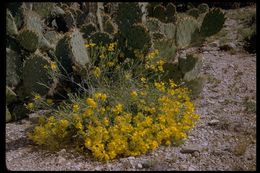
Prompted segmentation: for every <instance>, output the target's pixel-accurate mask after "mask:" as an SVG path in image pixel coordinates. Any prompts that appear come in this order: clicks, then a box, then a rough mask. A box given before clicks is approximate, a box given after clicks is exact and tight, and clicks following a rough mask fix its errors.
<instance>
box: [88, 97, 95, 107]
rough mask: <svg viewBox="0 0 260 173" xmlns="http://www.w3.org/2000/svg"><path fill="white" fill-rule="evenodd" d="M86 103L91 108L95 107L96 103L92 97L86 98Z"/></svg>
mask: <svg viewBox="0 0 260 173" xmlns="http://www.w3.org/2000/svg"><path fill="white" fill-rule="evenodd" d="M86 103H87V105H89V106H91V107H93V108H96V107H97V103H96V102H95V101H94V100H93V99H92V98H87V100H86Z"/></svg>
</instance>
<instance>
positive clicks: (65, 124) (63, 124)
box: [60, 119, 69, 128]
mask: <svg viewBox="0 0 260 173" xmlns="http://www.w3.org/2000/svg"><path fill="white" fill-rule="evenodd" d="M60 124H61V126H63V127H64V128H66V127H68V125H69V121H68V120H64V119H63V120H60Z"/></svg>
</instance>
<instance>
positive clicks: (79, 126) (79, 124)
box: [75, 121, 83, 130]
mask: <svg viewBox="0 0 260 173" xmlns="http://www.w3.org/2000/svg"><path fill="white" fill-rule="evenodd" d="M75 127H76V129H80V130H83V125H82V124H81V122H80V121H79V122H77V124H76V126H75Z"/></svg>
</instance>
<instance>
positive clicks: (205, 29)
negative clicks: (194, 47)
mask: <svg viewBox="0 0 260 173" xmlns="http://www.w3.org/2000/svg"><path fill="white" fill-rule="evenodd" d="M225 20H226V18H225V14H224V12H222V11H221V9H219V8H214V9H211V10H210V11H209V12H208V13H206V15H205V17H204V19H203V22H202V25H201V29H200V33H201V35H202V36H204V37H209V36H211V35H214V34H216V33H218V32H219V31H220V30H221V29H222V28H223V25H224V23H225Z"/></svg>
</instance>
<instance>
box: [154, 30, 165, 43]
mask: <svg viewBox="0 0 260 173" xmlns="http://www.w3.org/2000/svg"><path fill="white" fill-rule="evenodd" d="M151 35H152V40H154V42H155V40H160V39H164V38H166V36H165V34H163V33H161V32H153V33H151Z"/></svg>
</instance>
